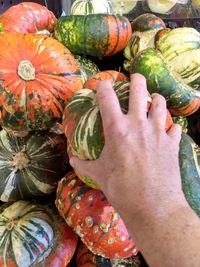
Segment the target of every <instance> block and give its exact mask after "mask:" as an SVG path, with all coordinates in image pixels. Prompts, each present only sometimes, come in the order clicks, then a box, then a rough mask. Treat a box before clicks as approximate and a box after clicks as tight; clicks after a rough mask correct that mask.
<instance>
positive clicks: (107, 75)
mask: <svg viewBox="0 0 200 267" xmlns="http://www.w3.org/2000/svg"><path fill="white" fill-rule="evenodd" d="M104 80H110V81H111V82H112V83H116V82H120V81H128V77H126V75H124V74H123V73H121V72H118V71H116V70H105V71H101V72H98V73H96V74H94V75H93V76H92V77H90V78H89V79H88V80H87V81H86V82H85V83H84V85H83V87H84V88H88V89H94V90H95V89H96V88H97V86H98V85H99V83H100V82H101V81H104Z"/></svg>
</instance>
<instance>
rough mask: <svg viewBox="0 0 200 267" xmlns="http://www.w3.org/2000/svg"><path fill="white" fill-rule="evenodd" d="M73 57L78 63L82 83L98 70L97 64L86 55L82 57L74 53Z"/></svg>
mask: <svg viewBox="0 0 200 267" xmlns="http://www.w3.org/2000/svg"><path fill="white" fill-rule="evenodd" d="M74 58H75V60H76V62H77V63H78V65H79V69H80V72H81V78H82V81H83V84H84V83H85V82H86V81H87V80H88V79H89V78H90V77H92V76H93V75H95V74H96V73H98V72H100V70H99V68H98V67H97V65H96V64H95V63H94V62H93V61H92V60H90V59H88V58H86V57H82V56H79V55H74Z"/></svg>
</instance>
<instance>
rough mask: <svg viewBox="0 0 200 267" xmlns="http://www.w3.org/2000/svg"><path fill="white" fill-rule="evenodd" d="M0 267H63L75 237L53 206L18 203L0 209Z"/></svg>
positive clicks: (34, 202) (75, 242)
mask: <svg viewBox="0 0 200 267" xmlns="http://www.w3.org/2000/svg"><path fill="white" fill-rule="evenodd" d="M0 229H1V231H0V240H1V242H0V266H1V267H29V266H38V267H52V266H56V267H65V266H66V265H67V264H68V263H69V262H70V260H71V258H72V256H73V254H74V251H75V249H76V246H77V235H76V234H75V233H74V232H73V231H72V229H71V228H69V227H68V226H67V225H66V223H65V221H64V220H63V219H62V218H61V217H60V216H59V214H58V212H57V211H56V209H55V207H53V206H52V205H47V204H38V202H36V201H32V202H27V201H22V200H20V201H17V202H15V203H13V204H4V205H2V206H1V207H0Z"/></svg>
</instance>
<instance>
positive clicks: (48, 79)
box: [0, 33, 82, 131]
mask: <svg viewBox="0 0 200 267" xmlns="http://www.w3.org/2000/svg"><path fill="white" fill-rule="evenodd" d="M0 51H4V52H3V53H1V56H0V123H1V124H2V125H3V126H5V127H7V128H10V129H12V130H20V131H24V130H27V131H30V130H38V129H40V130H45V129H49V128H51V126H53V125H54V124H55V123H56V122H57V121H59V120H61V118H62V113H63V109H64V106H65V104H66V102H67V100H68V99H69V98H70V97H71V96H72V95H73V93H74V92H75V91H77V90H78V89H80V88H82V80H81V77H80V71H79V67H78V64H77V63H76V61H75V59H74V57H73V56H72V55H71V53H70V52H69V50H68V49H67V48H65V47H64V46H63V45H62V44H60V43H59V42H58V41H57V40H55V39H53V38H51V37H45V36H44V35H32V34H28V33H27V34H20V33H1V34H0Z"/></svg>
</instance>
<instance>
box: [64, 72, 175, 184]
mask: <svg viewBox="0 0 200 267" xmlns="http://www.w3.org/2000/svg"><path fill="white" fill-rule="evenodd" d="M97 75H98V74H97ZM92 80H93V78H92ZM88 82H89V80H88ZM92 88H93V89H88V88H84V89H81V90H79V91H78V92H77V93H75V94H74V96H73V97H72V98H71V99H70V100H69V101H68V104H67V105H66V108H65V111H64V115H63V130H64V133H65V135H66V137H67V140H68V148H69V153H70V154H72V155H75V156H78V157H79V158H81V159H88V160H94V159H97V158H98V157H99V156H100V153H101V151H102V149H103V146H104V135H103V128H102V121H101V116H100V111H99V107H98V103H97V100H96V90H94V87H92ZM114 90H115V92H116V94H117V97H118V99H119V103H120V105H121V109H122V111H123V113H127V112H128V99H129V83H128V82H126V81H121V82H117V83H115V84H114ZM150 103H151V98H150V97H149V99H148V100H147V111H148V109H149V107H150ZM171 125H172V118H171V116H170V114H169V113H168V116H167V119H166V130H168V129H169V128H170V127H171ZM79 177H80V178H81V179H82V180H83V181H84V182H86V183H87V184H88V185H90V186H92V187H96V184H95V183H93V181H92V179H90V178H88V177H87V178H86V177H82V176H79Z"/></svg>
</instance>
